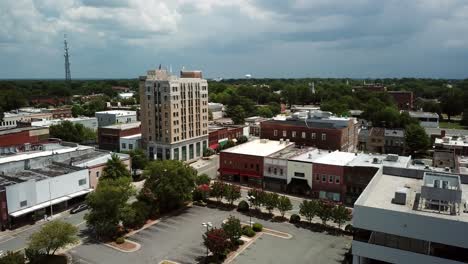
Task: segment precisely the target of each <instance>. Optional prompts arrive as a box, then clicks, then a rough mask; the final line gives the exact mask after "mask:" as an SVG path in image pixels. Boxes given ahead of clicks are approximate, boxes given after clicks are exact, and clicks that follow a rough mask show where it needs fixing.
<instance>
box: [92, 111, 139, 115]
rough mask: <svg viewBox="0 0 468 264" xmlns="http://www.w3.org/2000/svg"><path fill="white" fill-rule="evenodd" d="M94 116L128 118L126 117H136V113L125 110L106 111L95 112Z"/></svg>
mask: <svg viewBox="0 0 468 264" xmlns="http://www.w3.org/2000/svg"><path fill="white" fill-rule="evenodd" d="M96 114H103V115H105V114H107V115H117V116H128V115H136V111H127V110H108V111H100V112H96Z"/></svg>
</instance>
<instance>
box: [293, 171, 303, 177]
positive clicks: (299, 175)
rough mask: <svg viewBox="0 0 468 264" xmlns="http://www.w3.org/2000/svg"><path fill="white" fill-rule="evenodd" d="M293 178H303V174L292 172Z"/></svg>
mask: <svg viewBox="0 0 468 264" xmlns="http://www.w3.org/2000/svg"><path fill="white" fill-rule="evenodd" d="M294 177H301V178H304V177H305V174H304V173H303V172H294Z"/></svg>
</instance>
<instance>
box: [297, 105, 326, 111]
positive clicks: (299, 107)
mask: <svg viewBox="0 0 468 264" xmlns="http://www.w3.org/2000/svg"><path fill="white" fill-rule="evenodd" d="M318 110H320V106H317V105H292V106H291V113H295V112H304V111H318Z"/></svg>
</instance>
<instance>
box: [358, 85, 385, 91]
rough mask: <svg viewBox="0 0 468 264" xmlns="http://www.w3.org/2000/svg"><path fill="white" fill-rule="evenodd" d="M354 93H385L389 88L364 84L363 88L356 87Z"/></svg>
mask: <svg viewBox="0 0 468 264" xmlns="http://www.w3.org/2000/svg"><path fill="white" fill-rule="evenodd" d="M353 90H354V91H367V92H373V93H383V92H386V91H387V87H385V86H383V85H382V84H364V85H361V86H354V87H353Z"/></svg>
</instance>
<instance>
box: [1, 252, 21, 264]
mask: <svg viewBox="0 0 468 264" xmlns="http://www.w3.org/2000/svg"><path fill="white" fill-rule="evenodd" d="M24 263H26V260H25V259H24V255H23V253H21V252H20V251H17V252H13V251H7V253H6V254H5V255H4V256H3V257H0V264H24Z"/></svg>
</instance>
